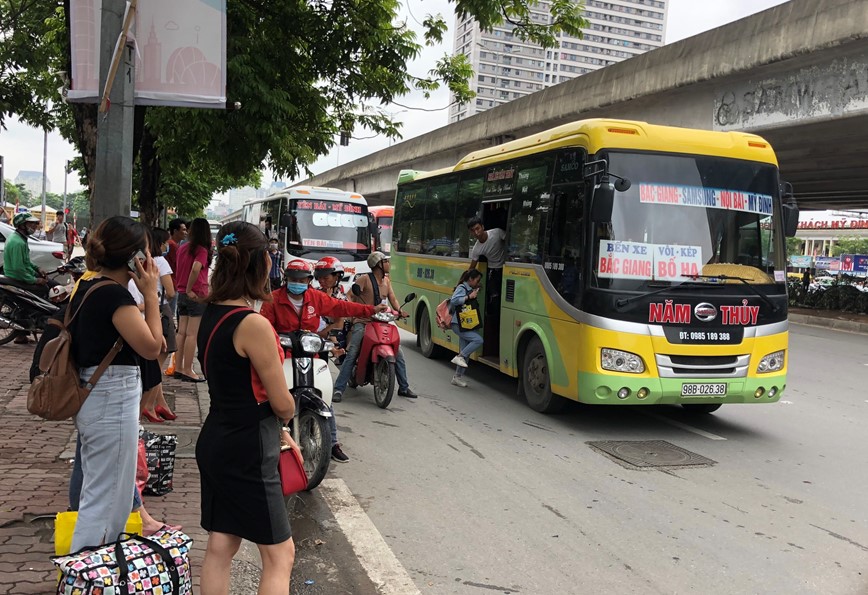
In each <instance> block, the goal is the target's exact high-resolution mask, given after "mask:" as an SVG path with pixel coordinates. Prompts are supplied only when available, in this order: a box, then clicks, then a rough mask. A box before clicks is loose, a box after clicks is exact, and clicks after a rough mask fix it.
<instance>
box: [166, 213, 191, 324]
mask: <svg viewBox="0 0 868 595" xmlns="http://www.w3.org/2000/svg"><path fill="white" fill-rule="evenodd" d="M186 239H187V222H186V221H184V220H183V219H181V218H180V217H179V218H177V219H172V220H171V221H169V251H168V252H166V253H165V254H164V255H163V256H164V257H165V258H166V262H168V263H169V266H170V267H172V283H173V284H174V286H175V287H177V286H178V282H177V281H176V280H175V271H176V270H177V269H178V247H179V246H180V245H181V244H183V243H184V240H186ZM169 304H170V305H171V306H172V311H173V312H176V311H177V310H178V294H175V297H173V298H172V300H171V301H170V302H169Z"/></svg>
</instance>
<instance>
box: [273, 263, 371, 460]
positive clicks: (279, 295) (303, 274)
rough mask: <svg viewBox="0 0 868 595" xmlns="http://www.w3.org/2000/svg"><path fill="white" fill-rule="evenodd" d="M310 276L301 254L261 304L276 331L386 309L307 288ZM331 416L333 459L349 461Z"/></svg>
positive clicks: (307, 328) (314, 326)
mask: <svg viewBox="0 0 868 595" xmlns="http://www.w3.org/2000/svg"><path fill="white" fill-rule="evenodd" d="M312 279H313V266H312V265H311V264H310V263H309V262H307V261H305V260H302V259H300V258H296V259H294V260H291V261H289V263H288V264H287V265H286V287H281V288H279V289H275V290H274V291H273V292H272V293H271V297H272V301H271V302H265V303H264V304H262V309H261V310H260V311H259V313H260V314H262V315H263V316H264V317H265V318H267V319H268V320H269V321H270V322H271V325H272V326H273V327H274V330H276V331H277V332H278V333H291V332H293V331H297V330H305V331H311V332H313V333H316V332H318V331H319V330H320V328H319V327H320V318H321V317H323V316H334V317H340V316H372V315H373V314H374V313H376V312H382V311H383V310H386V309H387V307H386V306H379V307H376V308H374V307H373V306H365V305H362V304H355V303H353V302H350V301H342V300H339V299H335V298H333V297H330V296H328V295H326V294H325V293H323V292H321V291H316V290H313V291H309V289H310V282H311V280H312ZM329 409H330V410H331V413H332V416H331V418H329V424H330V425H331V430H332V459H333V460H335V461H338V462H341V463H345V462H347V461H349V460H350V459H349V457H348V456H347V455H346V454H344V452H343V450H342V449H341V445H340V443H339V442H338V437H337V434H338V429H337V423H336V422H335V414H334V409H332V408H331V407H329Z"/></svg>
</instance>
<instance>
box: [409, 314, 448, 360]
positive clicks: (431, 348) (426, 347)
mask: <svg viewBox="0 0 868 595" xmlns="http://www.w3.org/2000/svg"><path fill="white" fill-rule="evenodd" d="M416 329H417V330H416V345H418V346H419V350H420V351H421V352H422V355H424V356H425V357H427V358H428V359H435V358H436V357H437V356H439V355H440V353H441V352H442V351H443V348H442V347H440V346H439V345H437V344H436V343H435V342H434V336H433V335H434V333H433V330H432V329H431V316H429V315H428V308H422V310H421V312H420V313H419V320H418V322H417V324H416Z"/></svg>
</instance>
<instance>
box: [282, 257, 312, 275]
mask: <svg viewBox="0 0 868 595" xmlns="http://www.w3.org/2000/svg"><path fill="white" fill-rule="evenodd" d="M286 276H287V277H288V278H289V279H310V278H311V277H313V267H312V266H311V264H310V263H309V262H308V261H306V260H302V259H300V258H296V259H294V260H290V261H289V264H287V265H286Z"/></svg>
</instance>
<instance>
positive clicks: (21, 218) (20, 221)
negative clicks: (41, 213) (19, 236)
mask: <svg viewBox="0 0 868 595" xmlns="http://www.w3.org/2000/svg"><path fill="white" fill-rule="evenodd" d="M25 223H39V219H37V218H36V217H34V216H33V215H31V214H30V213H18V214H17V215H15V217H14V218H13V219H12V226H13V227H19V226H21V225H24V224H25Z"/></svg>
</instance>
